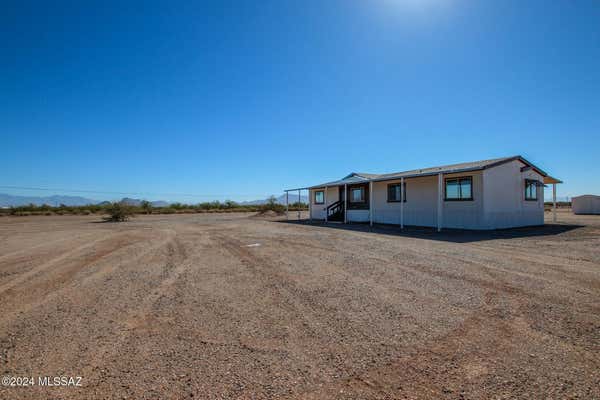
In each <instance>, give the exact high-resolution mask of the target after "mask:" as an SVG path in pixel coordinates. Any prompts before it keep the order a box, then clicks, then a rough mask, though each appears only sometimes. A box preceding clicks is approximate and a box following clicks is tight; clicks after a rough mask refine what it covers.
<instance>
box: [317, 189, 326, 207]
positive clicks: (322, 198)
mask: <svg viewBox="0 0 600 400" xmlns="http://www.w3.org/2000/svg"><path fill="white" fill-rule="evenodd" d="M324 203H325V192H324V191H323V190H316V191H315V204H324Z"/></svg>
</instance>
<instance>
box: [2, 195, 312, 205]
mask: <svg viewBox="0 0 600 400" xmlns="http://www.w3.org/2000/svg"><path fill="white" fill-rule="evenodd" d="M267 200H268V199H263V200H252V201H242V202H240V204H244V205H260V204H265V203H266V202H267ZM121 201H123V202H125V203H127V204H130V205H133V206H139V205H140V204H141V203H142V201H143V200H141V199H133V198H129V197H124V198H122V199H121ZM289 201H290V204H293V203H295V202H297V201H298V195H297V194H295V193H290V197H289ZM300 201H301V202H303V203H308V196H300ZM108 203H110V202H109V201H99V200H93V199H88V198H85V197H80V196H60V195H54V196H46V197H40V196H13V195H10V194H4V193H0V207H19V206H27V205H29V204H34V205H36V206H41V205H44V204H47V205H49V206H52V207H58V206H60V205H61V204H64V205H65V206H86V205H90V204H100V205H103V204H108ZM277 203H279V204H285V193H284V194H282V195H281V196H279V197H277ZM150 204H152V206H153V207H166V206H168V205H169V204H170V203H169V202H167V201H163V200H158V201H151V202H150Z"/></svg>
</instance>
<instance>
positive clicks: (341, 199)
mask: <svg viewBox="0 0 600 400" xmlns="http://www.w3.org/2000/svg"><path fill="white" fill-rule="evenodd" d="M338 188H339V190H340V197H339V199H340V201H344V199H345V198H346V191H345V190H344V187H343V186H338Z"/></svg>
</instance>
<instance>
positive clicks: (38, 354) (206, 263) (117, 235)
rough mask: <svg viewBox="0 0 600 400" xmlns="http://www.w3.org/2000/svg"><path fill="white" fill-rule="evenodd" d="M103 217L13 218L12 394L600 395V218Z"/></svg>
mask: <svg viewBox="0 0 600 400" xmlns="http://www.w3.org/2000/svg"><path fill="white" fill-rule="evenodd" d="M548 217H549V214H548ZM98 220H99V217H94V216H89V217H83V216H82V217H77V216H62V217H60V216H48V217H2V218H0V304H1V306H2V314H1V315H0V369H1V370H2V375H3V376H13V377H33V378H34V379H35V385H34V386H30V387H10V386H0V398H1V399H20V398H24V399H50V398H51V399H112V398H115V399H124V398H129V399H159V398H161V399H182V398H202V399H224V398H248V399H250V398H251V399H264V398H269V399H275V398H277V399H280V398H283V399H286V398H289V399H296V398H303V399H346V398H348V399H357V398H360V399H404V398H406V399H462V398H464V399H489V398H496V399H503V398H507V399H508V398H531V399H541V398H552V399H562V398H580V399H590V398H592V399H593V398H600V374H599V372H598V371H599V370H600V216H573V215H570V214H568V213H565V212H561V213H560V215H559V224H556V225H546V226H545V227H537V228H527V229H517V230H508V231H499V232H487V233H485V232H484V233H476V232H460V231H446V232H442V233H437V232H434V231H432V230H428V229H416V228H409V229H406V230H405V231H402V232H401V231H400V230H399V229H398V228H395V227H380V226H378V227H374V228H370V227H368V226H366V225H349V226H344V225H339V224H330V225H329V226H324V225H323V224H313V225H310V224H307V223H305V222H297V221H292V222H285V221H276V220H275V219H274V218H271V219H265V218H258V217H256V216H251V215H248V214H206V215H203V214H191V215H157V216H140V217H137V218H135V219H134V220H133V221H132V222H128V223H121V224H114V223H97V221H98ZM40 376H41V377H55V376H67V377H71V376H72V377H77V376H80V377H82V380H81V384H82V386H81V387H72V386H67V387H59V386H54V387H47V386H40V385H39V381H38V377H40Z"/></svg>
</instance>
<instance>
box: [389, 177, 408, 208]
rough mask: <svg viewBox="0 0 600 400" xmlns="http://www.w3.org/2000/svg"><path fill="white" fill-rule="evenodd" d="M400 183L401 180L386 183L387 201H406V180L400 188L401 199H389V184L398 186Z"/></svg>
mask: <svg viewBox="0 0 600 400" xmlns="http://www.w3.org/2000/svg"><path fill="white" fill-rule="evenodd" d="M400 185H402V183H401V182H395V183H388V185H387V202H388V203H406V182H404V185H403V187H402V189H401V193H402V200H391V199H390V186H400Z"/></svg>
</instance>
